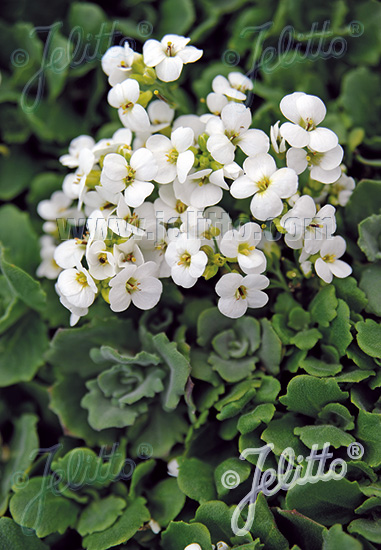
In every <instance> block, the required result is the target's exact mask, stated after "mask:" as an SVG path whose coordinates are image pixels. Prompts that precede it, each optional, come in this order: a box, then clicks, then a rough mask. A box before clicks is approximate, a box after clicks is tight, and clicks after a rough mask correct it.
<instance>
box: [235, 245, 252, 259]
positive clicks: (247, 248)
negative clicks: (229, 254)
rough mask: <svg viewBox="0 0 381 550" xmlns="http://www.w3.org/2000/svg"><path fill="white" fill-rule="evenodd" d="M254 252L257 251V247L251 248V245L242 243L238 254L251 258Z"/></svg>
mask: <svg viewBox="0 0 381 550" xmlns="http://www.w3.org/2000/svg"><path fill="white" fill-rule="evenodd" d="M253 250H255V246H250V245H249V243H241V244H240V245H239V246H238V254H243V255H244V256H250V254H251V252H252V251H253Z"/></svg>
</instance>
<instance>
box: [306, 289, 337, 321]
mask: <svg viewBox="0 0 381 550" xmlns="http://www.w3.org/2000/svg"><path fill="white" fill-rule="evenodd" d="M336 308H337V299H336V295H335V287H334V286H333V285H328V286H326V287H324V288H322V289H321V290H320V291H319V292H318V294H316V296H315V298H314V299H313V300H312V302H311V303H310V305H309V308H308V309H309V311H310V313H311V319H312V320H313V321H315V323H318V325H319V326H322V327H328V326H329V323H330V322H331V321H333V319H334V318H335V317H336Z"/></svg>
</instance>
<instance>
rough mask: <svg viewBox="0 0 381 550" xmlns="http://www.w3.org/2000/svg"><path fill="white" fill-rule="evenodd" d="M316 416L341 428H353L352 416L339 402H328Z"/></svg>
mask: <svg viewBox="0 0 381 550" xmlns="http://www.w3.org/2000/svg"><path fill="white" fill-rule="evenodd" d="M318 417H319V418H320V419H321V420H322V421H323V422H326V423H327V424H332V425H333V426H337V427H339V428H342V429H343V430H353V428H354V427H355V425H354V422H353V420H354V417H353V416H352V415H351V413H350V412H349V411H348V409H347V408H346V407H344V405H341V404H340V403H328V405H326V406H325V407H323V408H322V410H321V411H320V412H319V414H318Z"/></svg>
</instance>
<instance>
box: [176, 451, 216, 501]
mask: <svg viewBox="0 0 381 550" xmlns="http://www.w3.org/2000/svg"><path fill="white" fill-rule="evenodd" d="M177 482H178V485H179V488H180V489H181V491H182V492H183V493H184V495H186V496H187V497H189V498H191V499H193V500H197V501H198V502H200V503H202V502H205V501H207V500H213V499H214V498H215V496H216V492H215V487H214V477H213V468H212V467H211V466H210V465H209V464H207V463H206V462H202V461H201V460H199V459H198V458H186V459H184V461H183V462H182V463H181V464H180V470H179V476H178V478H177Z"/></svg>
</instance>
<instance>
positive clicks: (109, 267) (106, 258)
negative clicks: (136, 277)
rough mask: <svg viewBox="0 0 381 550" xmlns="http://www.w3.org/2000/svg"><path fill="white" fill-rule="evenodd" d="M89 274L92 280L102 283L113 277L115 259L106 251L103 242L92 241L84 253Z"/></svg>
mask: <svg viewBox="0 0 381 550" xmlns="http://www.w3.org/2000/svg"><path fill="white" fill-rule="evenodd" d="M86 260H87V263H88V265H89V273H90V275H91V276H92V277H94V279H97V280H98V281H102V280H103V279H108V278H109V277H113V276H114V275H115V258H114V256H113V254H112V253H111V252H110V251H108V250H107V247H106V244H105V243H104V241H94V242H92V243H91V244H90V246H89V247H88V248H87V251H86Z"/></svg>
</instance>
